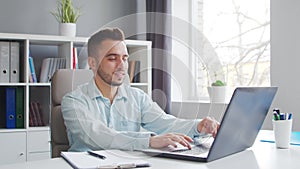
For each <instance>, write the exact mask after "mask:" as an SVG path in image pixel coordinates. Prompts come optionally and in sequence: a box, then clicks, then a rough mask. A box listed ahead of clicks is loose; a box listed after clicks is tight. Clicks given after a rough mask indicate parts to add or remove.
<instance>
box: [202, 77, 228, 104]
mask: <svg viewBox="0 0 300 169" xmlns="http://www.w3.org/2000/svg"><path fill="white" fill-rule="evenodd" d="M214 78H215V81H214V82H212V83H211V85H210V86H208V87H207V90H208V94H209V98H210V102H211V103H226V102H227V101H228V96H229V94H228V91H229V90H228V87H227V84H226V82H224V81H223V80H220V79H218V74H217V73H216V72H215V73H214Z"/></svg>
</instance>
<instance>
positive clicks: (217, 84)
mask: <svg viewBox="0 0 300 169" xmlns="http://www.w3.org/2000/svg"><path fill="white" fill-rule="evenodd" d="M211 85H212V86H226V82H222V81H221V80H216V81H215V82H214V83H212V84H211Z"/></svg>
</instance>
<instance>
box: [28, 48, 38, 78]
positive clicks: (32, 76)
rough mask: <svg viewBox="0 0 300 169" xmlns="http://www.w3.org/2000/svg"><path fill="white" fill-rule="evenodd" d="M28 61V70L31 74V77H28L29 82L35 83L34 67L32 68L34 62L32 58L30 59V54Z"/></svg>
mask: <svg viewBox="0 0 300 169" xmlns="http://www.w3.org/2000/svg"><path fill="white" fill-rule="evenodd" d="M29 55H30V54H29ZM28 62H29V70H30V74H29V76H31V78H30V77H29V82H31V83H37V79H36V74H35V68H34V62H33V59H32V57H31V56H29V57H28Z"/></svg>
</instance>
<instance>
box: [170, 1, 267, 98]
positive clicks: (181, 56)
mask: <svg viewBox="0 0 300 169" xmlns="http://www.w3.org/2000/svg"><path fill="white" fill-rule="evenodd" d="M183 3H185V4H183ZM269 3H270V1H269V0H253V1H247V0H222V1H220V0H189V1H185V2H181V1H180V0H174V1H173V9H172V12H173V16H174V17H173V18H174V19H173V49H172V53H173V56H174V57H173V58H174V59H173V63H172V64H173V66H172V68H173V70H172V74H173V75H174V78H173V81H172V94H173V95H172V100H176V101H178V100H180V101H182V100H195V99H197V100H208V92H207V86H208V85H209V84H210V83H211V82H212V81H213V80H215V79H221V80H225V81H226V82H227V84H228V86H229V87H230V88H231V90H233V89H234V87H236V86H269V85H270V4H269ZM176 20H181V21H184V22H185V23H186V24H184V25H185V26H183V28H182V29H183V30H184V29H186V30H188V31H185V32H187V33H186V37H184V38H178V37H181V36H180V35H179V34H180V30H178V29H180V27H182V24H179V25H178V23H179V22H178V21H176ZM181 23H182V22H181ZM185 38H186V39H187V40H185ZM174 60H175V61H174ZM179 64H183V65H184V67H186V70H187V71H186V72H187V73H183V74H184V75H182V76H183V77H178V75H176V74H178V73H182V72H183V70H182V68H181V70H180V72H179V71H178V70H176V69H178V65H179ZM180 78H182V79H180ZM184 78H189V79H190V80H187V79H184ZM181 81H184V82H186V83H185V84H183V83H182V82H181ZM180 82H181V83H180Z"/></svg>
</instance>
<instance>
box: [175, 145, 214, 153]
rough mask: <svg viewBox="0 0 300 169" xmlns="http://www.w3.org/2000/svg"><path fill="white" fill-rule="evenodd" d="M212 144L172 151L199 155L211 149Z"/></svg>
mask: <svg viewBox="0 0 300 169" xmlns="http://www.w3.org/2000/svg"><path fill="white" fill-rule="evenodd" d="M209 148H210V146H209V145H205V144H202V145H196V146H193V147H192V149H190V150H189V149H181V150H174V151H172V152H176V153H181V154H189V155H198V154H203V153H206V152H208V151H209Z"/></svg>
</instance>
